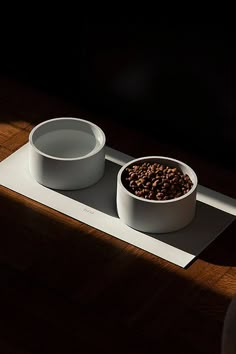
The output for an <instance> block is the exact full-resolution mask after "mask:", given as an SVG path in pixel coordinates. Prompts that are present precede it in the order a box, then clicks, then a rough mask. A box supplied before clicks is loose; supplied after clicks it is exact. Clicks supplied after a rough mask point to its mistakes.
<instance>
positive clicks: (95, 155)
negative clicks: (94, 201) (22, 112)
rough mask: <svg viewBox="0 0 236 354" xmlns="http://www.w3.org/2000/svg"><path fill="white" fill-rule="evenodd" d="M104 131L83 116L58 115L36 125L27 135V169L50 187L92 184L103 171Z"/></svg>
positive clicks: (83, 186)
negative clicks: (82, 117) (58, 116)
mask: <svg viewBox="0 0 236 354" xmlns="http://www.w3.org/2000/svg"><path fill="white" fill-rule="evenodd" d="M105 140H106V138H105V134H104V132H103V131H102V130H101V128H99V127H98V126H97V125H95V124H94V123H92V122H89V121H87V120H84V119H79V118H69V117H65V118H64V117H61V118H55V119H50V120H47V121H44V122H42V123H40V124H38V125H37V126H36V127H35V128H33V129H32V131H31V132H30V135H29V143H30V144H29V170H30V173H31V175H32V176H33V177H34V178H35V180H36V181H37V182H38V183H40V184H42V185H44V186H46V187H49V188H53V189H61V190H73V189H80V188H85V187H88V186H91V185H92V184H94V183H96V182H97V181H98V180H99V179H100V178H101V177H102V176H103V173H104V166H105Z"/></svg>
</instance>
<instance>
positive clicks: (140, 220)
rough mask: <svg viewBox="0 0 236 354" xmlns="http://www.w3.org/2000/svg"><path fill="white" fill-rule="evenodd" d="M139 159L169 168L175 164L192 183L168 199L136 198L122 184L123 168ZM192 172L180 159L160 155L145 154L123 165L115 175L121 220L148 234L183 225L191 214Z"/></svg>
mask: <svg viewBox="0 0 236 354" xmlns="http://www.w3.org/2000/svg"><path fill="white" fill-rule="evenodd" d="M143 162H151V163H153V162H157V163H161V164H163V165H167V166H169V167H172V168H174V167H176V168H177V169H179V170H180V171H182V172H183V174H188V176H189V177H190V179H191V181H192V182H193V186H192V188H191V189H190V190H189V192H188V193H186V194H184V195H182V196H180V197H178V198H175V199H169V200H160V201H159V200H150V199H144V198H142V197H138V196H136V195H135V194H133V193H132V192H130V191H128V189H127V188H126V187H125V185H124V183H123V178H124V173H125V172H124V171H125V169H126V168H127V167H129V166H131V165H135V164H138V163H143ZM197 184H198V179H197V175H196V173H195V172H194V171H193V169H192V168H191V167H189V166H188V165H186V164H185V163H184V162H181V161H178V160H175V159H172V158H169V157H164V156H146V157H141V158H138V159H134V160H132V161H129V162H128V163H127V164H125V165H124V166H123V167H122V168H121V169H120V171H119V172H118V176H117V199H116V203H117V212H118V216H119V218H120V219H121V221H122V222H124V223H125V224H127V225H129V226H130V227H132V228H134V229H136V230H139V231H143V232H148V233H167V232H172V231H176V230H179V229H181V228H183V227H185V226H187V225H188V224H189V223H190V222H191V221H192V220H193V218H194V216H195V209H196V188H197Z"/></svg>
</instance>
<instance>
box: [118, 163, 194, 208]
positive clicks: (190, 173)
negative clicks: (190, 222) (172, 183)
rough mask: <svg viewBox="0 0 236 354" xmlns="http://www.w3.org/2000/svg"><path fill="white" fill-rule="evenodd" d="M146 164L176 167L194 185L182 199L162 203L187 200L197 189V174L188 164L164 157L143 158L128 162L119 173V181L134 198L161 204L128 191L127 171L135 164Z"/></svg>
mask: <svg viewBox="0 0 236 354" xmlns="http://www.w3.org/2000/svg"><path fill="white" fill-rule="evenodd" d="M144 162H150V163H154V162H155V163H159V164H163V165H165V166H168V167H170V168H174V167H176V168H177V169H178V170H180V171H181V172H182V173H183V174H187V175H188V176H189V177H190V179H191V181H192V183H193V186H192V188H191V189H190V191H189V192H188V193H186V194H185V195H182V196H181V197H179V198H175V199H169V200H166V201H163V200H162V201H161V203H163V202H165V203H166V202H167V203H168V202H173V201H175V200H176V199H180V198H185V197H186V196H187V195H189V194H190V193H192V192H193V191H194V190H195V189H196V187H197V183H198V179H197V175H196V173H195V172H194V170H193V169H192V168H191V167H190V166H188V165H187V164H185V163H184V162H182V161H179V160H176V159H172V158H169V157H164V156H150V157H143V158H138V159H135V160H132V161H130V162H128V163H127V164H126V165H124V166H123V167H122V168H121V170H120V172H119V175H118V179H119V181H120V182H121V184H122V186H123V188H124V189H125V190H126V191H127V193H129V194H130V195H131V196H132V198H138V199H141V200H142V201H144V202H148V203H149V202H151V203H153V202H154V203H160V201H158V200H149V199H144V198H140V197H138V196H136V195H134V194H133V193H131V192H130V191H129V190H128V189H127V187H126V186H127V183H126V181H125V176H126V174H125V169H126V168H127V167H129V166H133V165H135V164H142V163H144Z"/></svg>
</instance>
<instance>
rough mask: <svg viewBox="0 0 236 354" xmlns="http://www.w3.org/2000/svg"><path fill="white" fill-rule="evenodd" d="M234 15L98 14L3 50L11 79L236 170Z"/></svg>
mask: <svg viewBox="0 0 236 354" xmlns="http://www.w3.org/2000/svg"><path fill="white" fill-rule="evenodd" d="M229 13H230V12H229ZM229 13H227V15H225V16H224V15H223V14H221V13H220V11H219V13H218V15H213V14H212V16H207V15H206V16H205V17H203V16H201V18H200V17H199V16H196V17H193V16H192V15H189V16H185V15H182V16H179V15H178V16H174V15H173V16H170V15H169V16H168V15H158V16H157V14H156V13H154V12H153V11H152V10H151V9H150V13H149V14H148V15H145V14H142V13H141V12H140V14H138V15H133V16H128V15H122V16H118V15H116V16H115V15H114V13H113V15H112V16H109V17H108V16H107V15H103V16H102V15H101V14H99V16H98V15H92V14H91V13H90V14H89V15H81V16H80V17H79V18H78V19H77V21H74V20H72V19H71V20H70V19H67V20H65V19H64V21H63V22H62V21H60V20H59V19H58V21H57V18H56V19H54V22H53V23H51V24H50V23H48V22H44V21H42V22H41V24H40V27H38V26H37V25H35V26H34V27H33V28H32V27H27V26H26V28H23V26H20V27H19V28H16V29H14V31H12V32H11V31H9V33H8V37H7V39H5V40H4V44H2V48H4V55H3V56H2V61H3V65H2V66H1V67H2V72H4V73H7V74H8V75H11V76H14V77H16V78H19V79H20V80H24V81H26V82H29V83H30V84H32V85H34V86H37V87H40V88H42V89H43V90H45V91H47V92H48V93H49V94H54V95H55V94H56V95H59V96H60V95H61V96H62V97H63V98H66V99H68V100H71V101H75V102H76V103H78V104H80V105H81V107H82V108H84V109H85V110H86V111H88V112H90V113H91V114H94V115H96V116H102V117H103V118H104V119H108V120H116V121H119V123H120V124H121V125H122V124H124V125H128V126H130V127H132V129H136V130H142V131H144V132H145V134H146V136H147V139H148V137H149V136H152V137H153V136H154V137H155V138H156V139H159V140H160V141H163V142H164V143H168V141H171V142H173V141H174V142H175V143H176V144H179V145H180V146H182V147H184V148H187V149H190V150H194V151H197V152H198V153H199V154H203V155H209V156H210V157H212V159H216V160H218V161H219V162H222V161H223V162H224V163H225V162H227V163H228V164H231V165H234V150H235V148H234V145H235V125H236V124H235V113H236V107H235V93H236V92H235V91H236V84H235V82H236V70H235V67H236V56H235V28H234V27H235V26H234V18H233V14H232V16H230V15H229ZM3 37H4V36H3ZM9 38H10V39H9ZM3 39H4V38H3ZM127 138H128V137H127Z"/></svg>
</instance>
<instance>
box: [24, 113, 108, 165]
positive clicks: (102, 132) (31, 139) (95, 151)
mask: <svg viewBox="0 0 236 354" xmlns="http://www.w3.org/2000/svg"><path fill="white" fill-rule="evenodd" d="M59 120H65V121H66V120H74V121H79V122H83V123H86V124H88V125H90V126H92V127H94V128H96V129H97V130H98V131H99V133H100V135H101V138H102V139H101V140H102V141H101V143H100V144H99V145H98V146H97V147H96V148H95V149H93V150H92V151H91V152H89V153H88V154H86V155H84V156H79V157H57V156H53V155H49V154H46V153H45V152H42V151H41V150H39V149H38V148H37V147H36V146H35V144H34V143H33V135H34V133H35V132H36V130H38V129H39V128H40V127H41V126H43V125H46V124H48V123H51V122H55V121H59ZM29 143H30V145H31V146H32V147H33V149H35V150H36V151H37V152H38V153H39V154H40V155H42V156H45V157H47V158H50V159H52V160H60V161H77V160H84V159H86V158H88V157H91V156H94V155H96V154H97V153H98V152H100V151H101V150H102V149H103V148H104V146H105V144H106V136H105V133H104V131H103V130H102V129H101V128H100V127H99V126H98V125H97V124H95V123H93V122H91V121H89V120H86V119H82V118H75V117H58V118H52V119H48V120H45V121H43V122H41V123H39V124H37V125H36V126H35V127H34V128H33V129H32V130H31V131H30V134H29Z"/></svg>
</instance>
